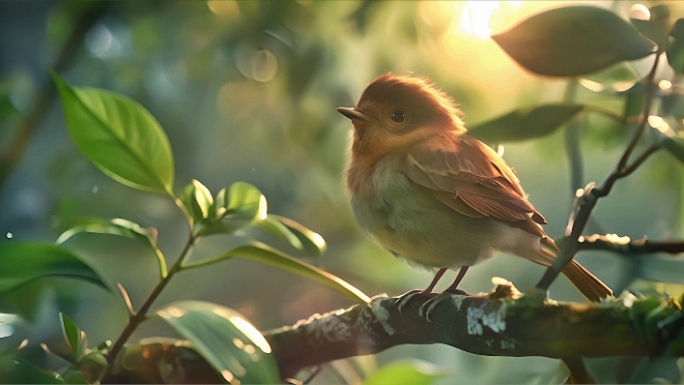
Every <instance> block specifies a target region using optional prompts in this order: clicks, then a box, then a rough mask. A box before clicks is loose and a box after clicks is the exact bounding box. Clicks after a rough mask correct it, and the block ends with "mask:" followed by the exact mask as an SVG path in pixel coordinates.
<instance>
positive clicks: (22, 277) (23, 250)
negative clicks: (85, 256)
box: [0, 242, 109, 294]
mask: <svg viewBox="0 0 684 385" xmlns="http://www.w3.org/2000/svg"><path fill="white" fill-rule="evenodd" d="M0 266H2V269H0V294H2V293H5V292H7V291H9V290H12V289H14V288H16V287H18V286H21V285H23V284H25V283H27V282H30V281H32V280H34V279H37V278H41V277H47V276H63V277H69V278H76V279H82V280H85V281H87V282H90V283H93V284H95V285H98V286H100V287H102V288H104V289H107V290H109V289H108V288H107V286H106V285H105V283H104V282H103V281H102V278H100V276H99V275H98V274H97V273H96V272H95V271H94V270H93V269H92V268H91V267H90V266H88V265H86V264H85V263H84V262H83V261H81V259H80V258H79V257H77V256H76V255H75V254H73V253H72V252H71V251H69V250H67V249H64V248H62V247H60V246H56V245H49V244H40V243H22V242H6V243H2V244H0Z"/></svg>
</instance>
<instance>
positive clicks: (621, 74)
mask: <svg viewBox="0 0 684 385" xmlns="http://www.w3.org/2000/svg"><path fill="white" fill-rule="evenodd" d="M583 77H584V78H585V79H589V80H591V81H594V82H597V83H601V84H613V83H623V82H637V81H639V76H638V75H637V73H636V71H634V67H632V66H631V65H630V64H629V63H626V62H620V63H618V64H615V65H613V66H611V67H609V68H607V69H605V70H601V71H598V72H594V73H591V74H588V75H585V76H583Z"/></svg>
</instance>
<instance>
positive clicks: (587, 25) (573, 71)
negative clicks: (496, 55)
mask: <svg viewBox="0 0 684 385" xmlns="http://www.w3.org/2000/svg"><path fill="white" fill-rule="evenodd" d="M492 39H494V41H496V43H497V44H499V46H501V48H503V49H504V51H506V53H507V54H509V55H510V56H511V57H512V58H513V59H514V60H515V61H517V62H518V64H520V65H521V66H523V67H524V68H526V69H528V70H530V71H532V72H535V73H538V74H540V75H548V76H578V75H584V74H588V73H591V72H594V71H598V70H600V69H603V68H606V67H608V66H610V65H612V64H615V63H617V62H619V61H624V60H636V59H640V58H642V57H645V56H647V55H649V54H651V53H653V52H654V49H655V45H654V44H653V43H652V42H651V41H649V40H648V39H646V38H645V37H643V36H642V35H641V34H640V33H639V32H637V30H636V29H635V28H634V27H632V26H631V25H630V24H629V23H627V22H626V21H625V20H623V19H621V18H620V17H618V16H617V15H616V14H614V13H613V12H611V11H609V10H606V9H603V8H598V7H591V6H570V7H562V8H556V9H552V10H550V11H546V12H542V13H539V14H537V15H534V16H532V17H530V18H528V19H526V20H524V21H522V22H521V23H519V24H517V25H516V26H514V27H513V28H511V29H509V30H508V31H506V32H503V33H501V34H498V35H494V36H492Z"/></svg>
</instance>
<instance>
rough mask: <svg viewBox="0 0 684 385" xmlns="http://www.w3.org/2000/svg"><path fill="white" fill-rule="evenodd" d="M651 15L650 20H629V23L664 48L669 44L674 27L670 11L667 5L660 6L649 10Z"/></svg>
mask: <svg viewBox="0 0 684 385" xmlns="http://www.w3.org/2000/svg"><path fill="white" fill-rule="evenodd" d="M649 14H650V18H649V19H648V20H641V19H629V21H631V22H632V25H633V26H634V27H635V28H636V29H637V30H638V31H639V32H640V33H641V34H642V35H644V36H646V37H647V38H649V39H650V40H651V41H653V42H654V43H656V44H658V46H659V47H662V48H664V47H666V46H667V44H668V35H669V32H670V27H672V23H671V22H670V9H669V8H668V7H667V5H664V4H659V5H656V6H654V7H651V8H649Z"/></svg>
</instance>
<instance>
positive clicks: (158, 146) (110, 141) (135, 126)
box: [53, 74, 174, 197]
mask: <svg viewBox="0 0 684 385" xmlns="http://www.w3.org/2000/svg"><path fill="white" fill-rule="evenodd" d="M53 78H54V81H55V83H56V84H57V87H58V89H59V93H60V96H61V99H62V105H63V106H64V112H65V115H66V120H67V126H68V128H69V132H70V133H71V137H72V138H73V140H74V142H75V143H76V145H77V146H78V148H79V149H80V150H81V152H83V154H85V156H86V157H88V159H90V161H91V162H93V164H95V166H97V167H98V168H99V169H100V170H102V171H103V172H104V173H105V174H107V175H108V176H110V177H111V178H113V179H114V180H116V181H118V182H120V183H123V184H125V185H127V186H130V187H133V188H137V189H140V190H147V191H151V192H155V193H159V194H168V195H170V196H172V197H173V196H174V194H173V179H174V169H173V154H172V153H171V146H170V144H169V139H168V138H167V137H166V133H165V132H164V130H163V129H162V128H161V126H160V125H159V123H158V122H157V120H156V119H155V118H154V117H153V116H152V115H151V114H150V113H149V112H148V111H147V110H146V109H145V108H144V107H143V106H142V105H140V104H139V103H138V102H136V101H134V100H132V99H130V98H128V97H126V96H123V95H120V94H116V93H114V92H109V91H105V90H100V89H94V88H76V87H71V86H70V85H68V84H67V83H66V82H65V81H64V80H63V79H62V78H61V77H60V76H59V75H57V74H53Z"/></svg>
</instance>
